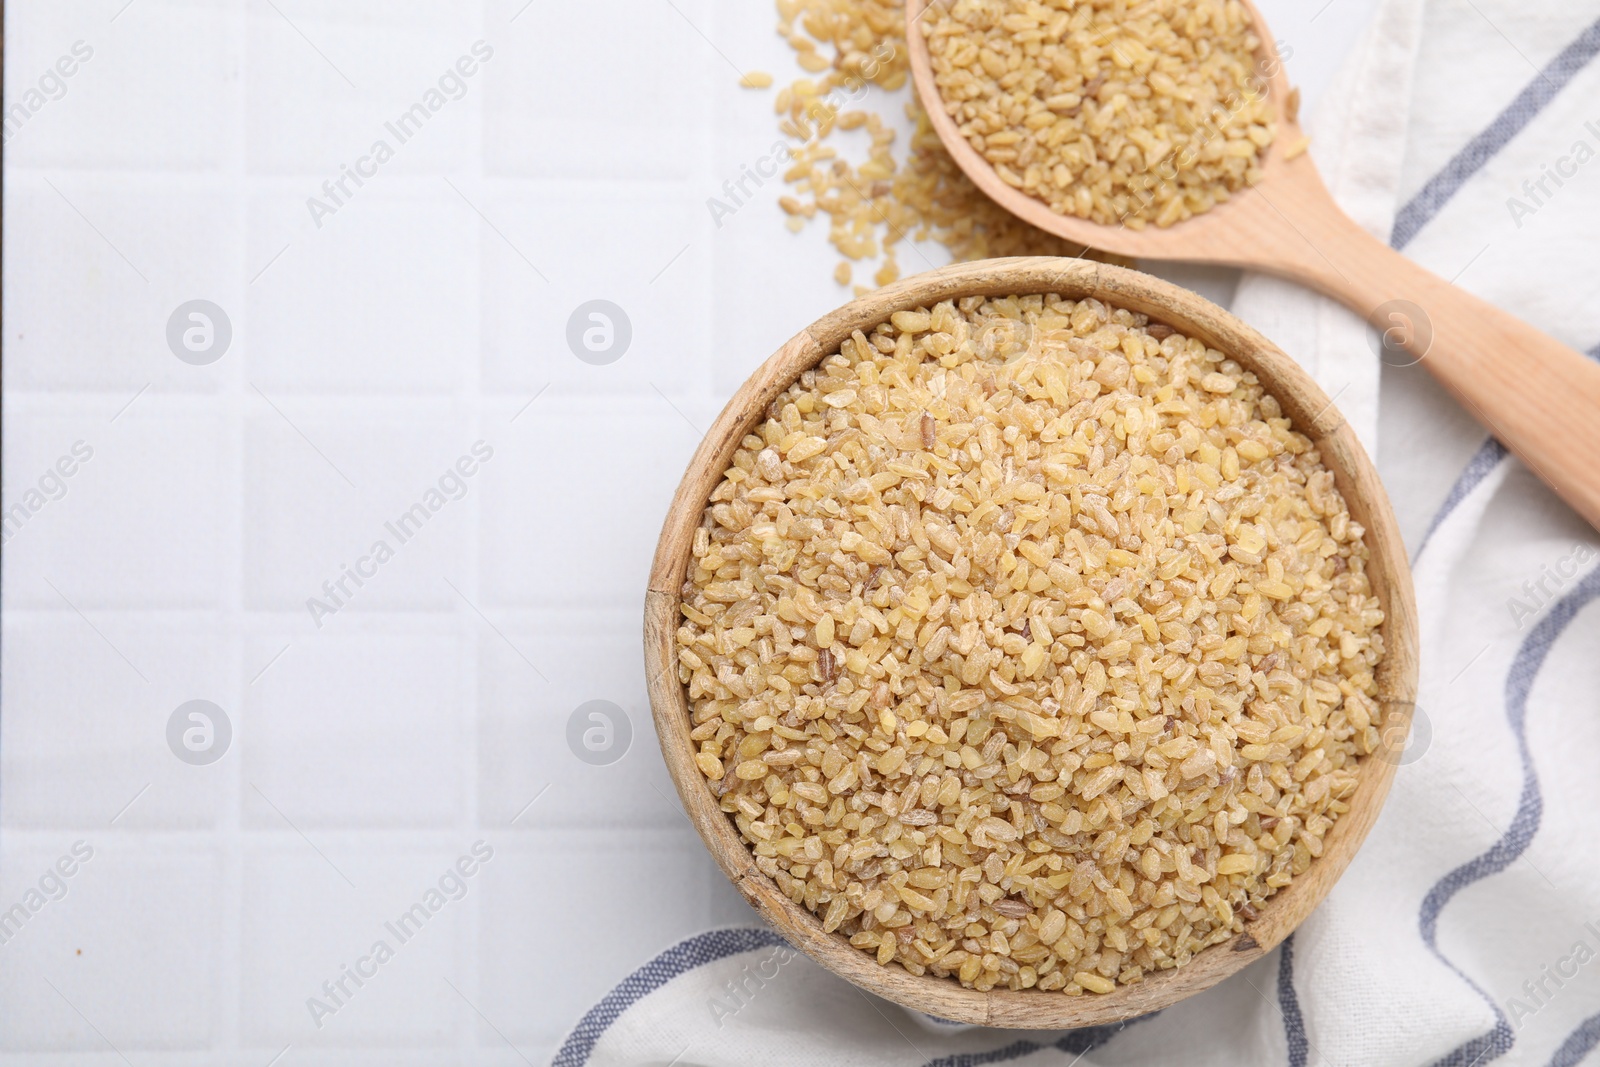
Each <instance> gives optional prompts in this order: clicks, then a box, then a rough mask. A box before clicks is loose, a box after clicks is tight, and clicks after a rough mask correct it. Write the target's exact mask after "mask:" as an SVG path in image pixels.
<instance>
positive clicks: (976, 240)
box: [774, 0, 1126, 295]
mask: <svg viewBox="0 0 1600 1067" xmlns="http://www.w3.org/2000/svg"><path fill="white" fill-rule="evenodd" d="M777 8H778V33H779V34H780V35H781V36H782V37H784V38H785V39H786V40H787V41H788V42H789V44H790V46H791V47H793V48H794V49H795V51H796V52H797V53H798V54H799V56H800V57H801V58H802V59H804V60H805V64H806V65H805V67H804V68H803V69H805V70H806V71H807V72H808V73H816V74H820V77H804V78H799V79H797V80H795V81H794V82H793V83H792V84H790V85H789V86H787V87H786V88H784V89H780V90H779V91H778V95H777V99H776V100H775V101H774V108H775V110H776V112H777V114H778V115H779V116H781V118H780V120H779V123H778V126H779V129H780V130H782V132H783V133H784V135H785V136H786V137H788V138H789V139H790V140H791V141H792V142H793V148H792V150H793V153H794V156H793V159H792V160H791V165H790V167H789V168H788V170H786V171H785V172H784V174H783V179H784V181H785V182H787V183H788V184H789V186H790V188H791V189H792V190H793V194H792V195H790V196H786V197H783V198H781V199H780V201H779V203H780V205H781V206H782V208H783V210H784V212H785V213H786V214H787V215H788V218H787V220H786V225H787V226H788V228H789V229H790V230H791V231H792V232H796V233H798V232H799V231H800V230H801V229H802V228H803V227H804V226H805V224H806V222H807V221H809V220H811V219H814V218H816V217H818V216H819V215H821V216H823V217H825V218H826V219H827V222H828V240H829V241H830V242H831V243H832V244H833V246H834V247H835V248H836V249H838V251H839V253H840V254H841V255H843V256H844V257H845V258H846V259H849V260H852V261H860V260H880V261H881V266H879V268H878V269H877V270H876V271H875V272H874V273H873V276H872V281H873V282H874V284H876V285H878V286H884V285H888V284H889V283H890V282H892V281H894V280H896V279H897V278H899V277H900V266H899V262H898V258H897V257H898V254H899V249H900V246H901V244H902V243H903V242H905V241H908V240H914V241H923V240H928V239H932V240H935V241H938V242H939V243H940V244H942V245H944V246H945V247H946V248H947V249H948V250H949V252H950V255H951V257H952V258H953V259H955V260H972V259H987V258H990V257H994V256H1071V255H1079V254H1082V253H1084V251H1085V249H1084V248H1083V246H1081V245H1074V244H1070V243H1069V242H1066V241H1063V240H1061V239H1060V238H1058V237H1053V236H1051V235H1050V234H1047V233H1045V232H1044V231H1042V230H1038V229H1035V228H1034V227H1032V226H1030V225H1028V224H1027V223H1025V222H1023V221H1021V220H1020V219H1018V218H1016V217H1015V216H1014V215H1011V214H1010V213H1009V212H1007V211H1006V210H1005V209H1004V208H1001V207H1000V206H999V205H998V204H996V203H995V202H994V201H993V200H990V199H989V198H988V197H987V196H985V195H984V194H983V193H982V192H981V191H980V190H979V189H978V187H977V186H975V185H973V184H972V182H971V181H969V180H968V178H967V176H966V175H965V174H963V173H962V172H961V168H960V167H958V166H956V163H955V160H953V159H951V158H950V154H949V153H948V152H946V151H945V148H944V145H943V144H942V143H940V141H939V135H938V134H937V133H935V132H934V130H933V127H932V125H931V124H930V123H929V122H928V116H927V113H926V112H924V111H923V109H922V106H921V104H920V103H919V102H918V101H917V99H916V96H915V94H914V93H911V92H910V90H909V73H910V63H909V58H908V55H907V52H906V44H905V21H906V20H905V9H904V7H903V6H902V5H901V3H900V2H899V0H777ZM819 45H820V46H822V48H823V49H826V50H828V52H829V53H830V55H829V56H828V57H826V58H825V57H824V54H823V52H822V51H819V49H818V46H819ZM869 88H870V91H869ZM902 100H903V101H904V103H901V101H902ZM891 107H904V109H905V113H906V115H907V116H908V117H909V118H910V119H911V121H912V124H913V127H914V129H913V132H912V134H911V144H910V149H909V151H908V153H907V154H906V155H905V157H904V159H903V160H899V159H896V158H895V155H894V153H893V151H892V148H891V146H892V145H893V143H894V139H895V131H894V129H892V128H891V126H890V125H889V123H888V121H887V120H888V119H889V116H890V114H891V112H890V110H889V109H890V108H891ZM835 130H859V131H861V132H862V133H863V134H865V136H866V138H867V141H868V146H867V150H866V155H865V158H864V159H863V158H860V157H859V156H857V157H850V156H848V155H847V154H846V153H847V151H848V146H847V145H841V144H840V143H839V142H838V140H836V139H832V138H831V135H832V134H833V132H834V131H835ZM913 255H914V256H916V257H917V263H918V269H921V268H922V266H923V263H922V255H921V253H918V252H914V253H913ZM1091 255H1092V256H1093V257H1094V258H1104V259H1107V260H1112V259H1113V258H1114V257H1109V256H1103V255H1101V254H1100V253H1098V252H1095V253H1091ZM1115 261H1116V262H1124V263H1126V261H1124V260H1120V259H1118V260H1115ZM842 273H843V272H839V271H836V272H835V280H838V279H839V276H840V275H841V274H842ZM840 284H841V285H844V284H848V280H845V281H841V282H840ZM870 288H871V286H867V285H860V284H857V285H856V286H855V292H856V294H857V295H860V294H861V293H864V292H866V291H867V290H868V289H870Z"/></svg>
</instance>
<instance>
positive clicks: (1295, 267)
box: [906, 0, 1600, 529]
mask: <svg viewBox="0 0 1600 1067" xmlns="http://www.w3.org/2000/svg"><path fill="white" fill-rule="evenodd" d="M1246 7H1247V8H1248V9H1249V11H1250V13H1251V15H1252V17H1253V19H1254V21H1255V25H1256V35H1257V36H1258V37H1259V38H1260V39H1261V41H1262V42H1263V43H1262V46H1261V51H1260V52H1259V53H1258V60H1259V61H1260V69H1261V70H1262V71H1263V72H1264V73H1266V74H1267V75H1268V76H1266V77H1264V79H1263V80H1264V81H1265V82H1266V85H1267V92H1268V95H1269V99H1270V100H1271V101H1272V102H1273V106H1274V109H1275V111H1276V113H1277V119H1276V121H1277V139H1276V140H1275V141H1273V143H1272V145H1271V146H1270V147H1269V148H1268V150H1267V152H1266V155H1265V158H1264V159H1263V160H1262V164H1261V166H1262V172H1263V174H1262V179H1261V181H1260V182H1259V183H1258V184H1257V185H1255V186H1254V187H1252V188H1250V189H1247V190H1243V191H1241V192H1239V193H1237V194H1235V195H1234V196H1233V197H1232V198H1231V199H1230V200H1228V201H1227V202H1225V203H1223V204H1220V205H1218V206H1217V207H1215V208H1213V209H1212V210H1211V211H1208V212H1206V213H1204V214H1201V215H1196V216H1194V217H1193V218H1190V219H1188V220H1187V221H1184V222H1180V223H1178V224H1177V225H1175V226H1171V227H1169V228H1166V229H1159V228H1157V227H1154V226H1146V227H1145V228H1143V229H1134V228H1132V227H1128V226H1106V225H1101V224H1099V223H1095V222H1091V221H1089V220H1087V219H1081V218H1077V217H1075V216H1070V215H1061V214H1058V213H1056V212H1054V211H1052V210H1050V208H1049V206H1048V205H1046V204H1045V203H1044V202H1042V201H1040V200H1037V199H1035V198H1034V197H1032V196H1029V195H1028V194H1026V193H1024V192H1022V191H1021V190H1018V189H1015V188H1013V187H1012V186H1010V185H1007V184H1006V183H1005V182H1004V181H1002V180H1001V179H1000V177H999V176H998V175H997V174H996V173H995V171H994V169H993V167H991V166H990V164H989V162H988V161H987V160H985V159H984V158H983V157H982V156H981V155H979V154H978V152H977V151H976V150H975V149H974V148H973V147H972V145H971V144H970V143H968V141H967V139H966V137H965V136H963V135H962V133H961V131H960V129H959V128H958V127H957V126H956V123H955V121H954V120H953V119H951V117H950V115H949V113H948V112H947V111H946V110H945V107H944V104H943V102H942V101H941V100H940V98H939V91H938V88H937V86H936V85H935V84H934V78H933V68H932V64H931V62H930V59H929V55H928V46H927V42H926V40H924V38H923V35H922V31H921V28H920V27H919V25H918V23H919V20H920V19H921V18H922V16H923V12H924V8H925V5H924V2H923V0H906V15H907V33H906V41H907V44H908V46H909V48H910V53H911V56H910V58H911V74H912V79H913V81H914V82H915V83H916V87H917V94H918V96H919V97H920V98H921V99H922V103H923V106H924V107H925V108H926V109H927V111H928V117H929V120H930V121H931V122H932V124H933V127H934V129H935V130H937V131H938V134H939V137H940V139H941V140H942V141H943V142H944V145H945V148H946V149H948V150H949V152H950V155H951V156H952V157H953V158H954V159H955V161H956V163H957V165H959V166H960V167H961V169H962V170H963V171H964V172H965V173H966V175H967V176H968V177H969V178H971V179H972V181H973V182H974V184H976V185H977V186H978V187H979V188H980V189H982V190H983V191H984V192H985V193H986V194H988V195H989V197H990V198H992V199H993V200H995V201H996V202H997V203H999V204H1000V205H1001V206H1002V207H1004V208H1006V209H1007V210H1008V211H1010V212H1012V213H1013V214H1015V215H1017V216H1018V217H1019V218H1022V219H1023V220H1024V221H1026V222H1029V223H1031V224H1032V225H1034V226H1037V227H1038V228H1039V229H1041V230H1044V231H1045V232H1047V233H1052V234H1055V235H1057V236H1059V237H1062V238H1065V239H1067V240H1069V241H1074V242H1078V243H1081V244H1085V245H1089V246H1090V247H1093V248H1099V249H1102V250H1104V251H1107V252H1115V253H1118V254H1121V255H1126V256H1138V257H1141V258H1146V259H1168V260H1184V261H1188V262H1196V263H1215V264H1220V265H1225V266H1233V267H1242V268H1247V269H1250V270H1258V271H1264V272H1267V273H1271V274H1277V275H1281V276H1283V277H1286V278H1291V279H1293V280H1295V281H1297V282H1300V283H1301V284H1303V285H1305V286H1307V287H1309V288H1311V289H1315V290H1317V291H1318V292H1320V293H1323V294H1325V295H1327V296H1330V297H1332V298H1334V299H1335V300H1338V301H1339V302H1340V303H1342V304H1344V305H1345V306H1346V307H1349V308H1351V309H1352V310H1354V311H1355V312H1356V313H1357V314H1359V315H1361V316H1362V317H1363V318H1366V319H1367V320H1368V321H1369V322H1371V323H1373V325H1374V326H1375V327H1376V328H1377V329H1379V330H1380V331H1382V337H1383V338H1384V343H1385V347H1391V348H1395V349H1396V350H1398V349H1404V350H1405V352H1406V353H1409V356H1407V357H1406V358H1407V359H1408V361H1416V362H1420V363H1421V365H1422V366H1423V367H1425V368H1427V369H1428V370H1429V371H1431V372H1432V373H1433V375H1434V377H1435V378H1437V379H1438V380H1439V382H1440V384H1442V385H1443V386H1444V387H1445V388H1446V389H1447V390H1449V392H1450V393H1451V394H1452V395H1453V396H1455V398H1456V399H1457V400H1459V401H1460V402H1461V403H1462V405H1463V406H1465V407H1466V408H1467V410H1468V411H1470V412H1471V413H1472V414H1473V415H1474V416H1475V417H1476V418H1477V419H1478V421H1479V422H1481V423H1482V424H1483V425H1484V426H1485V427H1486V428H1487V429H1488V430H1489V431H1490V432H1491V433H1493V434H1494V435H1495V436H1496V437H1497V438H1499V439H1500V441H1501V442H1502V443H1504V444H1505V445H1506V447H1508V448H1509V449H1511V451H1512V452H1514V453H1516V455H1517V456H1518V457H1519V458H1520V459H1521V460H1522V461H1523V462H1524V463H1526V464H1527V465H1528V467H1529V468H1530V469H1531V470H1533V472H1534V473H1535V474H1537V475H1538V476H1539V478H1540V479H1542V480H1543V481H1544V482H1545V484H1546V485H1548V486H1550V488H1551V489H1553V490H1554V491H1555V492H1556V493H1557V494H1558V495H1559V496H1560V497H1561V498H1562V499H1563V500H1565V501H1566V502H1567V503H1568V504H1569V505H1571V507H1572V508H1573V510H1575V511H1576V512H1578V514H1580V515H1581V516H1583V518H1584V519H1585V520H1587V521H1588V523H1589V524H1590V525H1591V526H1594V527H1595V528H1596V529H1600V364H1597V363H1595V362H1593V361H1592V360H1589V359H1587V358H1585V357H1584V356H1583V355H1581V354H1579V353H1578V352H1577V351H1576V350H1574V349H1572V348H1569V347H1568V346H1566V345H1564V344H1562V343H1561V342H1559V341H1557V340H1555V339H1554V338H1553V337H1551V336H1549V335H1548V334H1546V333H1544V332H1543V331H1541V330H1538V329H1536V328H1534V327H1533V326H1530V325H1529V324H1527V323H1525V322H1523V321H1522V320H1520V319H1518V318H1516V317H1515V316H1513V315H1510V314H1508V313H1506V312H1505V311H1502V310H1500V309H1499V308H1497V307H1495V306H1494V305H1492V304H1489V303H1487V302H1486V301H1483V300H1480V299H1479V298H1477V297H1475V296H1473V295H1471V294H1470V293H1468V292H1466V291H1465V290H1463V289H1459V288H1457V287H1456V286H1454V285H1452V284H1451V283H1450V282H1447V281H1445V280H1444V279H1443V278H1440V277H1439V276H1438V275H1436V274H1433V273H1432V272H1430V271H1428V270H1426V269H1424V268H1422V267H1420V266H1418V265H1417V264H1415V263H1413V262H1412V261H1411V260H1409V259H1407V258H1405V257H1404V256H1402V255H1401V254H1400V253H1398V252H1396V251H1395V250H1394V249H1392V248H1390V247H1389V246H1388V245H1387V244H1385V243H1383V242H1382V241H1380V240H1378V239H1377V238H1375V237H1373V236H1372V235H1371V234H1369V233H1367V232H1366V231H1365V230H1363V229H1362V228H1361V227H1360V226H1358V225H1357V224H1356V223H1355V222H1353V221H1352V220H1351V219H1350V218H1349V216H1347V215H1345V213H1344V212H1343V211H1342V210H1340V208H1339V206H1338V205H1337V204H1336V203H1334V200H1333V197H1332V196H1331V195H1330V194H1329V193H1328V190H1327V187H1326V186H1325V185H1323V183H1322V177H1321V175H1319V174H1318V173H1317V168H1316V166H1315V165H1314V164H1313V163H1312V162H1311V158H1310V156H1308V155H1306V154H1304V153H1303V152H1302V153H1301V154H1299V155H1298V156H1296V157H1294V158H1290V155H1291V153H1290V148H1291V147H1292V146H1295V145H1297V144H1299V143H1301V142H1302V141H1303V138H1304V134H1303V133H1302V132H1301V129H1300V126H1299V124H1298V122H1297V121H1296V119H1295V118H1293V117H1291V116H1290V115H1289V114H1288V113H1287V110H1286V106H1285V102H1286V101H1287V100H1288V99H1289V84H1288V78H1287V76H1286V75H1285V73H1284V71H1283V66H1282V64H1281V63H1280V62H1279V61H1278V58H1277V52H1276V49H1275V48H1274V47H1273V45H1272V43H1271V41H1272V35H1271V34H1270V33H1269V32H1268V30H1267V27H1266V24H1265V22H1264V21H1263V20H1262V18H1261V14H1260V12H1259V11H1257V10H1256V9H1255V8H1254V6H1253V5H1250V4H1249V3H1248V2H1247V3H1246Z"/></svg>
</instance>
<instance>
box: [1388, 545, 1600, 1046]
mask: <svg viewBox="0 0 1600 1067" xmlns="http://www.w3.org/2000/svg"><path fill="white" fill-rule="evenodd" d="M1597 595H1600V568H1596V569H1594V570H1591V571H1590V572H1589V573H1588V574H1587V575H1585V576H1584V578H1583V580H1582V581H1580V582H1579V583H1578V584H1577V585H1575V586H1573V588H1572V591H1571V592H1569V593H1568V594H1567V595H1566V596H1564V597H1562V598H1561V599H1560V600H1559V601H1557V602H1556V604H1555V606H1554V607H1553V608H1551V610H1550V614H1548V615H1546V616H1545V617H1544V618H1543V619H1540V620H1539V623H1538V625H1536V626H1535V627H1534V628H1533V630H1532V631H1531V632H1529V634H1528V636H1527V637H1526V638H1524V639H1523V642H1522V646H1521V647H1520V648H1518V649H1517V655H1516V658H1515V659H1513V660H1512V661H1511V670H1510V672H1509V673H1508V674H1507V676H1506V698H1505V699H1506V719H1507V721H1508V722H1509V723H1510V725H1511V732H1512V733H1513V734H1514V735H1515V736H1516V740H1517V755H1518V757H1519V758H1520V759H1521V760H1522V795H1521V797H1520V798H1519V799H1518V801H1517V814H1516V816H1515V817H1514V818H1513V819H1512V820H1511V826H1510V828H1509V829H1507V830H1506V832H1505V834H1504V835H1503V836H1502V837H1501V838H1500V839H1499V840H1498V841H1496V842H1495V843H1494V844H1493V845H1492V846H1490V848H1489V850H1488V851H1487V852H1484V853H1483V854H1482V855H1480V856H1477V857H1475V858H1473V859H1471V860H1468V861H1467V862H1466V863H1464V864H1462V865H1461V866H1459V867H1457V868H1456V869H1455V870H1453V871H1451V872H1450V873H1449V874H1447V875H1445V876H1444V877H1443V878H1442V879H1440V880H1439V882H1438V883H1437V884H1436V885H1435V886H1434V887H1433V888H1432V889H1430V890H1429V891H1428V895H1427V896H1426V897H1425V898H1423V901H1422V912H1421V914H1420V915H1419V916H1418V927H1419V928H1420V930H1421V932H1422V940H1423V941H1424V942H1425V943H1426V944H1427V946H1428V951H1429V952H1432V953H1433V955H1434V957H1435V958H1437V959H1438V960H1439V962H1441V963H1443V964H1444V965H1445V966H1446V967H1449V968H1450V969H1451V970H1452V971H1454V972H1455V973H1456V975H1457V976H1458V977H1459V978H1460V979H1461V980H1462V981H1464V982H1466V983H1467V985H1469V986H1471V987H1472V989H1473V991H1474V992H1475V993H1477V994H1478V995H1479V996H1480V997H1482V998H1483V1000H1484V1003H1486V1004H1488V1005H1489V1007H1490V1008H1491V1009H1492V1010H1493V1011H1494V1015H1495V1025H1494V1029H1492V1030H1490V1031H1489V1032H1488V1033H1486V1034H1480V1035H1478V1036H1477V1037H1475V1038H1472V1039H1471V1040H1469V1041H1467V1042H1465V1043H1464V1044H1462V1045H1461V1046H1460V1047H1458V1048H1456V1049H1455V1050H1454V1051H1452V1052H1451V1053H1449V1054H1448V1055H1446V1056H1444V1057H1443V1058H1441V1059H1439V1060H1438V1061H1436V1063H1435V1064H1434V1067H1470V1065H1472V1064H1479V1063H1487V1062H1489V1061H1490V1060H1494V1059H1497V1058H1498V1057H1500V1056H1503V1055H1505V1054H1506V1053H1507V1052H1509V1051H1510V1050H1511V1046H1512V1045H1513V1044H1514V1043H1515V1041H1516V1038H1515V1036H1514V1035H1513V1033H1512V1031H1511V1025H1510V1023H1509V1022H1507V1020H1506V1016H1505V1012H1503V1011H1501V1010H1500V1005H1498V1004H1496V1003H1495V1000H1494V998H1493V997H1491V996H1490V995H1489V994H1488V993H1486V992H1484V990H1483V988H1482V987H1480V986H1479V985H1478V983H1476V982H1474V981H1473V980H1472V979H1471V978H1468V977H1467V975H1466V974H1465V972H1463V971H1462V970H1461V968H1459V967H1457V966H1456V965H1455V964H1454V963H1451V962H1450V961H1449V960H1448V959H1446V958H1445V956H1444V954H1443V953H1441V952H1440V951H1439V944H1438V938H1439V913H1440V912H1441V911H1443V910H1444V906H1445V905H1446V904H1448V903H1449V902H1450V900H1451V898H1453V897H1454V896H1455V895H1456V894H1457V893H1459V892H1461V890H1463V889H1465V888H1466V887H1467V886H1469V885H1472V884H1473V883H1474V882H1479V881H1482V880H1483V879H1485V878H1488V877H1489V876H1490V875H1494V874H1498V873H1500V872H1501V871H1503V870H1505V869H1506V868H1507V867H1509V866H1511V864H1512V863H1513V862H1514V861H1515V860H1516V859H1517V858H1518V857H1519V856H1521V855H1522V854H1523V853H1524V852H1525V851H1527V849H1528V846H1529V845H1530V844H1531V843H1532V842H1533V835H1534V834H1536V833H1538V831H1539V822H1540V819H1541V818H1542V817H1543V814H1544V797H1543V796H1542V795H1541V794H1540V792H1539V774H1538V771H1537V770H1535V769H1534V766H1533V757H1532V755H1530V754H1529V752H1528V694H1529V692H1530V691H1531V690H1532V689H1533V683H1534V679H1536V678H1537V677H1538V676H1539V670H1540V668H1542V667H1543V666H1544V662H1545V658H1546V657H1547V656H1548V655H1549V654H1550V649H1551V647H1552V646H1554V644H1555V642H1556V640H1557V639H1558V638H1559V637H1560V636H1561V635H1562V634H1563V633H1564V632H1565V631H1566V629H1567V626H1568V625H1570V624H1571V622H1572V620H1573V619H1574V618H1576V617H1577V614H1578V612H1579V610H1580V609H1582V608H1583V606H1584V605H1586V604H1588V603H1589V601H1591V600H1593V599H1594V598H1595V597H1596V596H1597Z"/></svg>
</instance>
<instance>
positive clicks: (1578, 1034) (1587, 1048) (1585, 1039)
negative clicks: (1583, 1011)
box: [1550, 1015, 1600, 1067]
mask: <svg viewBox="0 0 1600 1067" xmlns="http://www.w3.org/2000/svg"><path fill="white" fill-rule="evenodd" d="M1596 1045H1600V1015H1591V1016H1589V1017H1588V1018H1587V1019H1585V1020H1584V1021H1583V1022H1582V1024H1580V1025H1579V1026H1578V1028H1577V1029H1576V1030H1574V1031H1572V1033H1570V1034H1568V1035H1567V1039H1566V1040H1565V1041H1563V1042H1561V1047H1560V1048H1558V1049H1556V1053H1555V1055H1554V1056H1551V1057H1550V1067H1578V1064H1580V1063H1582V1062H1583V1058H1584V1057H1585V1056H1587V1055H1588V1054H1589V1053H1591V1052H1593V1051H1594V1047H1595V1046H1596Z"/></svg>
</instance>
